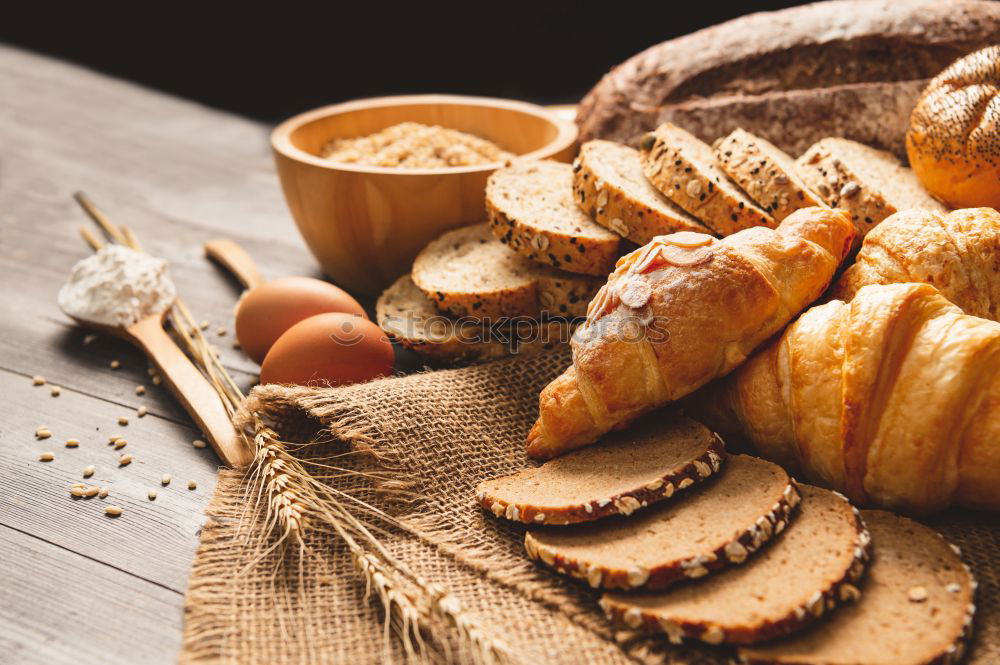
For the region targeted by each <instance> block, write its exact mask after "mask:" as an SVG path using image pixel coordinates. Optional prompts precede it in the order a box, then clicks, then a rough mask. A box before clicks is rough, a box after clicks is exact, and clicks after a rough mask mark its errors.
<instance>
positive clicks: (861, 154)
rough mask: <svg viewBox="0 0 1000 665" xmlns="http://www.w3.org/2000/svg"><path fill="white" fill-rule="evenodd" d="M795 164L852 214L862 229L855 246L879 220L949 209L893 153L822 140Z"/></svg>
mask: <svg viewBox="0 0 1000 665" xmlns="http://www.w3.org/2000/svg"><path fill="white" fill-rule="evenodd" d="M795 165H796V168H797V170H798V173H799V175H801V176H802V179H803V180H804V181H805V183H806V184H807V185H808V186H809V187H810V188H811V189H812V190H813V191H815V192H816V193H817V194H819V195H820V197H822V198H823V200H824V201H825V202H826V203H827V204H828V205H830V206H831V207H834V208H843V209H844V210H847V211H848V212H850V213H851V220H852V221H853V222H854V225H855V226H856V227H857V229H858V236H857V239H856V240H855V244H856V245H857V246H860V245H861V240H862V239H863V238H864V236H865V235H866V234H867V233H868V232H869V231H871V230H872V229H873V228H875V225H876V224H878V223H879V222H881V221H882V220H883V219H885V218H886V217H888V216H889V215H892V214H894V213H896V212H897V211H899V210H905V209H907V208H927V209H929V210H937V211H946V210H947V209H948V208H946V207H945V206H944V205H942V204H941V203H939V202H938V201H937V200H935V199H934V198H932V197H931V195H930V194H928V193H927V192H926V191H925V190H924V188H923V187H921V186H920V183H919V182H917V177H916V176H915V175H913V171H911V170H910V169H908V168H906V167H905V166H903V165H902V164H901V163H900V161H899V160H898V159H896V158H895V157H894V156H893V155H892V154H890V153H888V152H885V151H883V150H876V149H875V148H869V147H868V146H866V145H864V144H861V143H857V142H856V141H849V140H847V139H838V138H826V139H823V140H822V141H819V142H817V143H815V144H813V146H812V147H810V148H809V150H807V151H806V152H805V154H803V155H802V156H801V157H799V159H798V160H797V161H796V162H795Z"/></svg>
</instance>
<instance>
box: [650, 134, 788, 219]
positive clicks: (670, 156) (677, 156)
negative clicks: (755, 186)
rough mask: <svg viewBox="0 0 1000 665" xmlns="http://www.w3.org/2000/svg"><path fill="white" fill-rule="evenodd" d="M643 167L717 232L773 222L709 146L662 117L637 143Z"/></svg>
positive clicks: (675, 199)
mask: <svg viewBox="0 0 1000 665" xmlns="http://www.w3.org/2000/svg"><path fill="white" fill-rule="evenodd" d="M639 147H640V149H641V154H642V169H643V173H645V174H646V177H647V178H649V181H650V182H651V183H652V184H653V186H655V187H656V188H657V189H658V190H660V191H661V192H662V193H663V195H664V196H666V197H667V198H668V199H670V200H671V201H673V202H674V203H676V204H677V205H679V206H680V207H682V208H684V209H685V210H687V211H688V212H689V213H691V214H692V215H694V216H695V217H697V218H698V219H700V220H701V221H702V223H704V224H705V225H706V226H708V227H709V228H711V229H712V230H714V231H715V232H716V233H718V234H720V235H724V236H727V235H730V234H732V233H736V232H737V231H739V230H741V229H746V228H750V227H752V226H770V227H774V226H775V225H776V222H775V221H774V218H773V217H772V216H771V215H769V214H768V213H766V212H764V210H763V209H762V208H760V207H758V206H757V204H756V203H754V202H753V201H752V200H751V199H750V197H749V196H747V195H746V192H744V191H743V190H742V189H740V187H739V185H737V184H736V183H735V182H733V181H732V180H730V178H729V176H727V175H726V174H725V173H724V172H723V171H722V169H720V168H719V166H718V165H717V164H716V163H715V153H714V152H712V148H711V147H710V146H709V145H708V144H707V143H704V142H702V141H701V140H699V139H697V138H695V136H694V135H692V134H690V133H688V132H686V131H684V130H683V129H681V128H680V127H678V126H676V125H672V124H670V123H669V122H665V123H663V124H662V125H660V126H659V127H657V128H656V131H653V132H650V133H649V134H647V135H645V136H644V137H643V138H642V140H641V141H640V143H639Z"/></svg>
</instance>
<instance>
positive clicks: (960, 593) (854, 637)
mask: <svg viewBox="0 0 1000 665" xmlns="http://www.w3.org/2000/svg"><path fill="white" fill-rule="evenodd" d="M861 517H862V519H864V521H865V524H866V525H867V527H868V530H869V532H870V533H871V539H872V544H873V546H874V549H875V556H874V559H873V560H872V562H871V564H869V566H868V570H867V572H866V574H865V578H864V581H863V583H862V584H861V585H860V590H861V597H860V598H859V599H858V601H857V602H856V603H852V604H850V605H845V606H844V607H842V608H840V609H839V610H837V611H836V612H834V613H833V615H832V616H831V617H830V619H829V620H828V621H825V622H824V623H822V624H820V625H817V626H816V627H815V628H813V629H810V630H806V631H803V632H801V633H798V634H796V635H793V636H791V637H788V638H785V639H782V640H775V641H773V642H769V643H767V644H762V645H759V646H752V647H743V648H741V649H740V650H739V662H741V663H743V664H744V665H830V664H831V663H852V664H857V665H930V664H932V663H934V664H936V665H954V664H956V663H958V662H960V661H961V660H962V656H963V655H964V653H965V649H966V646H967V645H968V642H969V640H970V638H971V636H972V625H973V616H974V614H975V611H976V606H975V605H974V603H973V601H974V597H975V592H976V580H975V578H974V577H973V576H972V572H971V571H970V570H969V568H968V566H966V565H965V564H964V563H963V562H962V559H961V553H960V552H959V550H958V548H956V547H953V546H951V545H949V544H948V543H947V542H946V541H945V540H944V539H943V538H942V537H941V536H940V535H939V534H937V533H936V532H935V531H933V530H932V529H930V528H928V527H926V526H923V525H922V524H918V523H917V522H914V521H912V520H909V519H906V518H905V517H900V516H898V515H893V514H892V513H888V512H884V511H881V510H863V511H861ZM984 646H985V645H984ZM986 660H989V657H988V656H987V657H985V658H984V660H983V661H981V662H985V661H986ZM977 662H980V661H977Z"/></svg>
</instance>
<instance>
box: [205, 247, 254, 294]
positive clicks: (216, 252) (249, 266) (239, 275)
mask: <svg viewBox="0 0 1000 665" xmlns="http://www.w3.org/2000/svg"><path fill="white" fill-rule="evenodd" d="M205 256H207V257H208V258H210V259H212V260H213V261H216V262H218V263H219V265H221V266H222V267H223V268H225V269H226V270H228V271H229V272H231V273H232V274H233V276H234V277H236V279H238V280H239V282H240V284H242V285H243V288H245V289H252V288H253V287H255V286H258V285H260V284H263V283H264V277H263V276H261V274H260V271H259V270H257V265H256V264H255V263H254V262H253V259H252V258H250V255H249V254H247V252H246V250H245V249H243V248H242V247H240V246H239V245H237V244H236V243H235V242H233V241H232V240H229V239H226V238H219V239H216V240H209V241H208V242H206V243H205Z"/></svg>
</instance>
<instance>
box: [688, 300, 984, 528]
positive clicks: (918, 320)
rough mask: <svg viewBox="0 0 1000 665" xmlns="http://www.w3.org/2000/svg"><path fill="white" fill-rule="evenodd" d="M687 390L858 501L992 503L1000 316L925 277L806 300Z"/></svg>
mask: <svg viewBox="0 0 1000 665" xmlns="http://www.w3.org/2000/svg"><path fill="white" fill-rule="evenodd" d="M689 402H690V408H691V409H693V410H694V411H695V412H696V414H695V415H696V416H698V417H700V418H701V419H703V420H704V421H705V422H706V424H708V425H709V426H710V427H713V428H714V429H716V430H717V431H720V432H722V433H723V435H724V436H725V435H727V434H730V433H733V432H737V433H740V434H742V435H743V437H745V438H746V439H747V440H749V442H750V443H751V444H752V445H753V446H754V447H755V448H756V450H757V451H758V452H759V453H760V454H761V455H763V456H764V457H766V458H768V459H771V460H773V461H775V462H778V463H780V464H782V465H783V466H785V468H787V469H789V470H790V471H792V472H793V473H796V474H799V475H801V476H802V477H803V478H804V479H806V480H808V481H809V482H812V483H816V484H821V485H825V486H827V487H832V488H834V489H837V490H840V491H842V492H844V493H845V494H847V496H848V497H850V498H851V500H853V501H855V502H857V503H861V504H868V503H873V504H877V505H880V506H885V507H888V508H893V509H897V510H905V511H909V512H916V513H931V512H934V511H937V510H940V509H943V508H946V507H948V506H950V505H961V506H968V507H977V508H986V509H990V510H998V509H1000V323H997V322H995V321H989V320H987V319H982V318H979V317H975V316H970V315H968V314H965V313H964V312H962V310H961V309H959V308H958V307H957V306H955V305H953V304H952V303H950V302H949V301H948V300H947V299H946V298H944V296H942V295H941V294H940V292H938V291H937V289H935V288H934V287H933V286H930V285H928V284H917V283H908V284H889V285H869V286H864V287H862V288H861V289H860V290H859V291H858V293H857V294H856V295H855V297H854V299H853V300H852V301H851V302H850V303H844V302H842V301H840V300H834V301H831V302H829V303H827V304H825V305H820V306H817V307H813V308H812V309H810V310H808V311H807V312H806V313H805V314H803V315H802V316H801V317H800V318H799V319H798V321H796V322H795V323H793V324H792V325H790V326H789V327H788V328H787V329H786V330H785V332H784V334H782V336H781V337H780V338H779V339H777V340H776V341H775V342H773V343H772V344H770V345H768V346H767V347H765V348H764V349H763V350H761V351H760V352H759V353H757V354H756V355H754V356H753V357H752V358H751V359H750V360H749V361H747V363H746V364H745V365H743V366H742V367H740V368H739V369H738V370H736V371H735V372H733V373H732V374H731V375H729V376H728V377H726V378H725V379H723V380H722V381H719V382H717V383H715V384H713V385H712V386H710V387H709V388H706V389H705V390H704V391H701V392H699V393H698V394H697V395H693V396H692V397H691V398H690V399H689Z"/></svg>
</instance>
